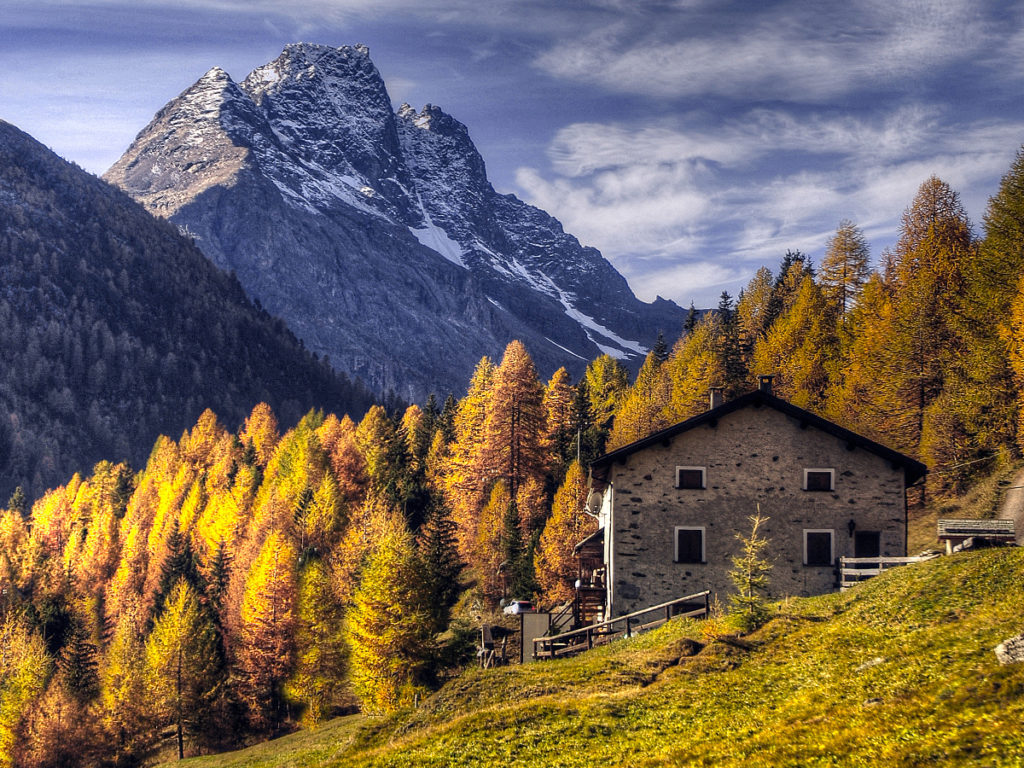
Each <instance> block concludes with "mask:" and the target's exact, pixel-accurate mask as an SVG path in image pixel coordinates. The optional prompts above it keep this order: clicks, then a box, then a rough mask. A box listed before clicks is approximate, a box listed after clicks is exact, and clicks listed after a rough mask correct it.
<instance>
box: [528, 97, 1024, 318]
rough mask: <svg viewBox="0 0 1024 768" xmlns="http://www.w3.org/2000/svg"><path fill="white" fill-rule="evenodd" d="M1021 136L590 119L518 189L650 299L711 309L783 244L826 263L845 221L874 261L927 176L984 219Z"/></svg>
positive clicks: (889, 122) (956, 129) (994, 126)
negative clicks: (862, 234) (863, 236)
mask: <svg viewBox="0 0 1024 768" xmlns="http://www.w3.org/2000/svg"><path fill="white" fill-rule="evenodd" d="M690 122H691V123H694V122H696V121H695V120H691V121H690ZM1022 138H1024V124H1021V123H1017V122H1012V121H978V122H975V123H968V124H964V125H960V124H956V123H955V122H951V115H949V114H946V113H944V112H942V111H940V110H938V109H926V108H921V107H916V106H905V107H903V108H901V109H898V110H896V111H895V112H893V113H891V114H889V115H881V116H879V117H877V118H875V119H871V120H857V119H853V118H851V117H848V116H843V115H840V116H828V115H821V114H811V115H805V116H802V117H798V116H796V115H794V114H792V113H789V112H786V111H782V110H775V111H767V110H754V111H751V112H750V113H748V114H746V115H744V116H742V117H739V118H734V119H732V120H729V121H725V122H724V123H723V124H722V125H721V126H720V128H719V129H718V130H711V129H710V128H709V127H708V126H707V125H703V124H702V125H701V127H700V128H699V129H694V130H691V129H690V127H689V126H688V125H687V121H686V120H684V121H682V124H680V125H678V126H677V127H675V128H671V127H669V126H668V125H666V124H664V123H663V124H659V125H657V126H628V125H600V124H596V123H585V124H577V125H572V126H568V127H567V128H565V129H563V130H562V131H560V132H559V133H558V134H557V135H556V137H555V138H554V140H553V141H552V143H551V146H550V149H549V155H550V159H551V165H552V169H553V174H552V175H551V176H550V177H545V176H544V175H542V174H541V173H540V172H538V171H537V170H536V169H531V168H520V169H519V171H518V174H517V177H516V180H517V183H518V185H519V187H520V188H521V190H522V191H523V192H524V193H525V197H526V198H527V199H528V200H529V201H530V202H532V203H535V204H537V205H539V206H540V207H542V208H544V209H546V210H548V211H550V212H551V213H552V214H553V215H554V216H556V217H558V218H559V219H560V220H562V221H563V223H565V225H566V228H567V229H568V230H569V231H571V232H573V233H574V234H576V235H577V236H578V237H580V238H581V240H583V241H584V242H586V243H587V244H589V245H593V246H595V247H597V248H599V249H600V250H601V251H602V252H603V253H604V254H605V255H606V256H607V257H608V258H610V259H611V260H612V261H613V263H615V265H616V266H617V267H618V268H619V269H620V271H622V272H623V274H625V275H626V277H627V278H628V279H629V280H630V283H631V284H632V285H633V286H634V289H635V290H636V292H637V294H638V295H640V296H641V297H642V298H645V299H648V300H650V299H653V298H654V296H655V295H656V294H661V295H663V296H667V297H668V298H673V299H675V300H677V301H682V302H687V301H689V299H690V298H691V297H693V296H696V297H697V298H699V301H698V303H700V304H702V305H704V306H707V305H708V304H709V303H713V299H714V297H715V296H716V295H717V293H719V292H720V290H721V289H722V287H723V285H724V284H725V287H727V288H729V290H731V291H732V292H733V293H735V291H736V289H737V288H738V286H739V285H742V283H744V282H745V281H746V279H749V276H750V275H752V274H753V272H754V271H755V270H756V269H757V267H758V266H760V265H761V264H764V263H767V264H769V265H772V266H774V264H775V263H776V262H777V261H778V259H779V257H780V256H781V255H782V254H783V253H785V251H786V250H787V249H800V250H802V251H804V252H807V253H811V254H812V255H815V256H816V257H820V254H821V252H822V250H823V248H824V245H825V241H826V240H827V238H828V237H829V236H830V235H831V234H832V233H833V232H834V231H835V227H836V226H837V225H838V223H839V221H840V220H841V219H843V218H851V219H853V220H854V221H856V222H857V223H858V224H859V225H860V226H861V227H862V228H864V230H865V231H866V232H867V234H868V236H869V238H870V239H871V240H872V242H873V245H874V252H875V255H876V256H878V255H880V250H881V247H882V246H884V245H888V244H890V243H891V242H893V241H894V240H895V238H896V235H897V228H898V224H899V217H900V214H901V212H902V211H903V209H904V208H905V207H906V206H907V205H909V204H910V202H911V200H912V199H913V197H914V194H915V193H916V191H917V188H918V186H919V185H920V184H921V182H922V181H924V180H925V179H926V178H927V177H928V176H930V175H931V174H933V173H934V174H937V175H938V176H940V177H941V178H943V179H944V180H946V181H947V182H949V183H950V184H951V185H952V186H953V187H954V188H955V189H957V190H959V191H960V193H961V195H962V197H963V200H964V202H965V205H966V206H967V208H968V210H969V211H971V212H972V215H973V216H974V218H975V219H976V220H977V219H978V218H979V217H980V213H981V211H982V210H983V208H984V205H985V201H986V199H987V197H988V195H990V194H992V193H994V192H995V189H996V186H997V183H998V179H999V177H1000V175H1001V174H1002V173H1004V172H1005V171H1006V169H1007V168H1008V167H1009V165H1010V162H1011V161H1012V158H1013V154H1014V152H1015V151H1016V149H1017V147H1018V146H1019V142H1020V140H1021V139H1022ZM780 158H781V159H780ZM729 281H733V282H734V284H733V285H728V283H729Z"/></svg>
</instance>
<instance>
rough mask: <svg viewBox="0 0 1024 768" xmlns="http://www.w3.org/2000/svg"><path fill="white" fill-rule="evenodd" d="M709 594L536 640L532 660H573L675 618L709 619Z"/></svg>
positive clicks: (700, 594) (687, 597) (699, 593)
mask: <svg viewBox="0 0 1024 768" xmlns="http://www.w3.org/2000/svg"><path fill="white" fill-rule="evenodd" d="M710 594H711V593H710V592H709V591H708V590H704V591H703V592H697V593H696V594H693V595H687V596H686V597H680V598H678V599H676V600H670V601H669V602H667V603H661V604H660V605H652V606H651V607H650V608H644V609H643V610H642V611H635V612H634V613H628V614H626V615H625V616H617V617H615V618H614V619H609V620H608V621H602V622H601V623H600V624H592V625H590V626H589V627H583V628H582V629H575V630H573V631H572V632H564V633H562V634H560V635H555V636H553V637H536V638H534V640H533V658H535V659H553V658H557V657H560V656H572V655H575V654H577V653H582V652H583V651H589V650H590V649H591V648H593V647H594V646H596V645H604V644H605V643H610V642H611V641H612V640H616V639H618V638H620V637H631V636H633V635H635V634H639V633H641V632H646V631H647V630H649V629H654V628H655V627H660V626H661V625H662V624H664V623H665V622H666V621H668V620H669V619H672V618H679V617H688V618H701V619H703V618H707V615H708V598H709V596H710ZM694 603H696V604H699V607H698V608H691V609H690V610H688V611H683V610H681V608H682V607H683V606H685V605H687V604H694ZM648 614H654V615H655V618H653V619H652V620H650V621H644V620H643V619H642V617H644V616H646V615H648Z"/></svg>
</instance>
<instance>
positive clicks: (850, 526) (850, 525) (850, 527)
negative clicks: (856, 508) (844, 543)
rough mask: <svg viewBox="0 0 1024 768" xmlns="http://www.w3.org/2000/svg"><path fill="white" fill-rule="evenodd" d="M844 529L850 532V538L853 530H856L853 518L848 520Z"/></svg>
mask: <svg viewBox="0 0 1024 768" xmlns="http://www.w3.org/2000/svg"><path fill="white" fill-rule="evenodd" d="M846 530H848V531H849V532H850V538H851V539H852V538H853V532H854V531H856V530H857V524H856V523H855V522H853V520H850V522H848V523H847V524H846Z"/></svg>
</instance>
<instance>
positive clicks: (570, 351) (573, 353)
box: [544, 336, 593, 360]
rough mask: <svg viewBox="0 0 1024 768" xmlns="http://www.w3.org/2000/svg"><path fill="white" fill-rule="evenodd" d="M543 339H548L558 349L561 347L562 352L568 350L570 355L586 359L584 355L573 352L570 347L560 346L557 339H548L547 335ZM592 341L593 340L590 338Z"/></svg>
mask: <svg viewBox="0 0 1024 768" xmlns="http://www.w3.org/2000/svg"><path fill="white" fill-rule="evenodd" d="M544 339H545V341H548V342H550V343H552V344H554V345H555V346H556V347H558V348H559V349H561V350H562V351H563V352H568V353H569V354H570V355H572V356H573V357H578V358H579V359H580V360H586V359H587V358H585V357H584V356H583V355H577V354H576V353H575V352H573V351H572V350H571V349H568V348H566V347H563V346H562V345H561V344H559V343H558V342H557V341H551V339H549V338H548V337H547V336H545V337H544ZM592 341H593V340H592Z"/></svg>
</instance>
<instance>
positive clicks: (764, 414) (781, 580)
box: [606, 407, 906, 615]
mask: <svg viewBox="0 0 1024 768" xmlns="http://www.w3.org/2000/svg"><path fill="white" fill-rule="evenodd" d="M677 466H698V467H706V468H707V469H706V475H705V485H706V488H705V489H703V490H690V489H677V488H675V487H674V486H675V470H676V467H677ZM807 468H832V469H834V470H835V472H834V478H835V479H834V488H833V491H831V492H829V491H805V490H803V485H804V470H805V469H807ZM609 479H610V480H611V482H612V489H613V493H614V499H613V511H612V524H611V529H612V530H611V541H610V542H609V548H610V549H611V550H612V551H613V552H614V559H613V569H612V574H611V579H612V590H611V600H612V604H611V606H610V608H611V615H621V614H623V613H628V612H631V611H635V610H639V609H640V608H644V607H647V606H649V605H654V604H656V603H660V602H664V601H667V600H671V599H673V598H676V597H680V596H683V595H686V594H689V593H691V592H698V591H701V590H703V589H710V590H711V591H712V593H713V595H712V599H714V598H715V597H716V596H717V598H718V599H719V600H721V601H722V602H723V604H724V603H726V601H727V599H728V594H729V593H730V592H731V591H732V585H731V583H730V581H729V577H728V571H729V570H730V568H731V567H732V558H733V556H734V555H735V554H736V553H737V551H738V549H739V542H738V541H737V539H736V535H737V534H743V535H747V534H749V532H750V522H749V520H748V518H749V517H750V516H751V515H753V514H754V513H755V512H756V509H757V504H760V505H761V513H762V514H763V515H765V516H766V517H768V518H770V519H769V521H768V523H767V526H766V527H765V529H764V533H765V535H766V536H767V537H768V538H769V539H770V541H771V544H770V547H769V553H770V557H771V558H772V560H773V562H774V569H773V571H772V576H771V596H772V597H774V598H778V597H782V596H785V595H815V594H821V593H825V592H830V591H832V590H833V589H834V586H835V581H836V576H835V573H834V569H833V567H832V566H806V565H804V530H805V529H830V530H832V531H833V534H832V541H833V546H834V554H835V558H836V559H838V558H839V557H842V556H853V554H854V551H853V548H854V539H853V537H852V536H851V535H850V532H849V523H850V521H851V520H852V521H854V524H855V525H856V530H859V531H878V532H880V534H881V535H880V550H881V551H880V554H881V555H882V556H903V555H905V554H906V512H905V506H904V487H903V486H904V475H903V469H902V468H893V467H892V466H891V465H890V464H889V462H888V461H886V460H884V459H882V458H880V457H878V456H876V455H875V454H873V453H869V452H868V451H866V450H864V449H862V448H853V449H852V450H851V449H850V447H849V446H848V445H847V443H846V442H845V441H842V440H839V439H837V438H836V437H834V436H832V435H830V434H828V433H825V432H821V431H819V430H816V429H814V428H813V427H806V428H802V427H801V425H800V422H799V421H797V420H795V419H793V418H790V417H789V416H787V415H785V414H783V413H781V412H779V411H776V410H775V409H773V408H769V407H759V408H758V407H749V408H743V409H741V410H739V411H735V412H733V413H730V414H727V415H725V416H724V417H722V418H721V419H720V420H719V421H718V423H717V425H715V426H699V427H696V428H695V429H692V430H690V431H688V432H684V433H683V434H680V435H677V436H676V437H675V438H673V439H672V441H671V443H670V444H669V445H667V446H664V445H656V446H652V447H650V448H647V449H646V450H643V451H638V452H637V453H634V454H632V455H631V456H629V457H628V459H627V460H626V463H625V464H624V465H622V464H613V465H612V466H611V469H610V475H609ZM677 526H692V527H704V547H705V560H706V562H704V563H676V562H675V528H676V527H677ZM607 534H608V532H607V531H606V535H607Z"/></svg>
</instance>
